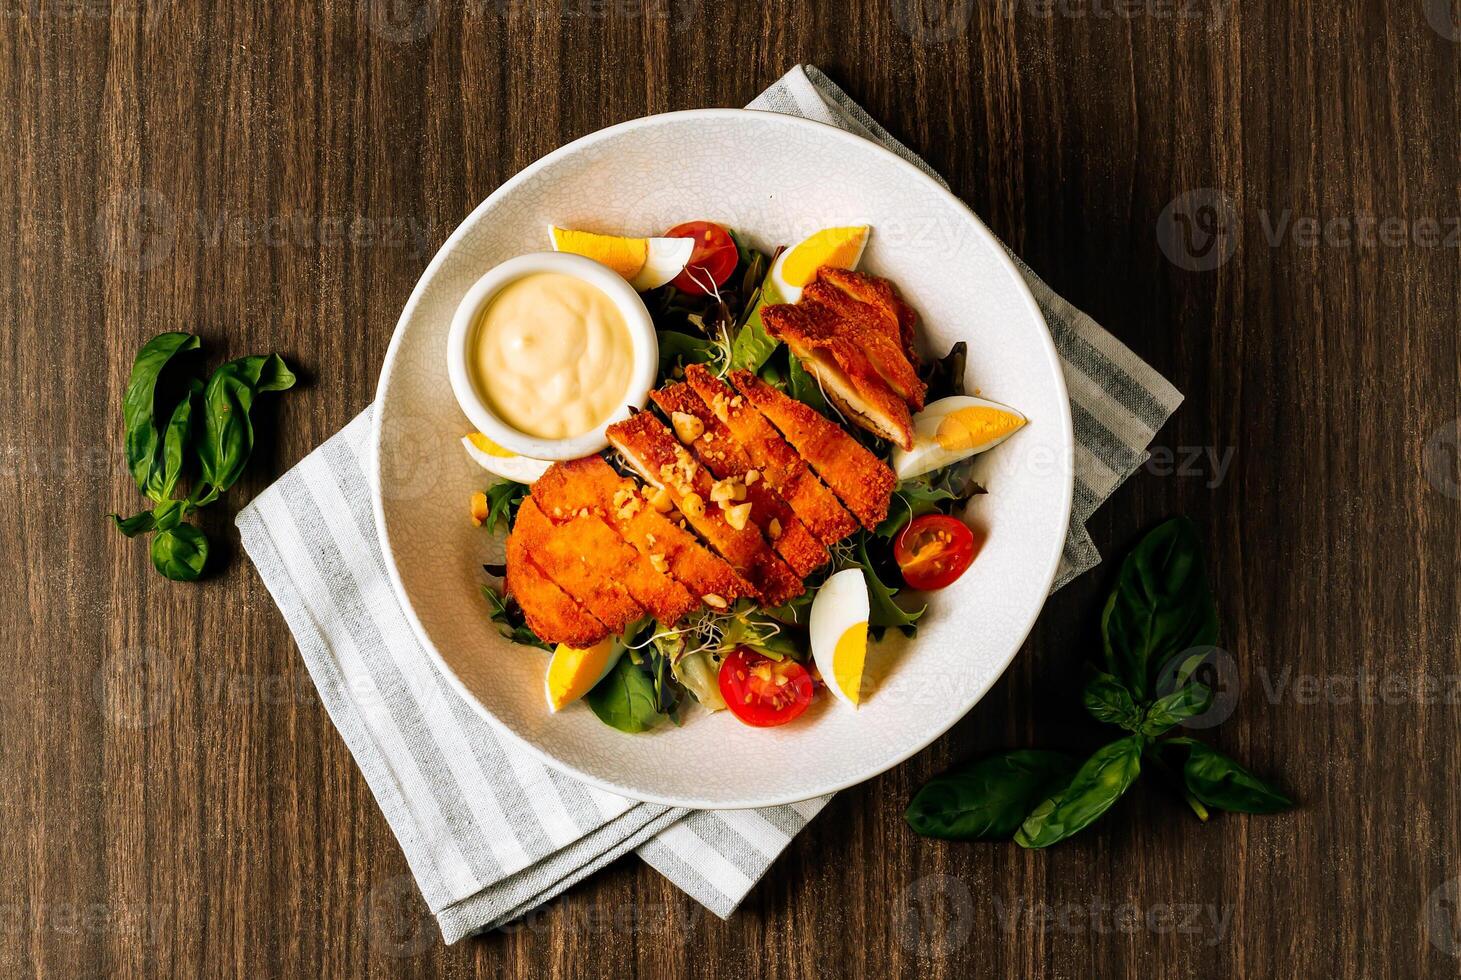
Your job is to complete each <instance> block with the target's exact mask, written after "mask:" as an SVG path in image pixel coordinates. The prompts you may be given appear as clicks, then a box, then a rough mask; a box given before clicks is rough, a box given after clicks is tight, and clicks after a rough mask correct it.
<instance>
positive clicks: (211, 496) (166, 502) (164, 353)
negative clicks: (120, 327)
mask: <svg viewBox="0 0 1461 980" xmlns="http://www.w3.org/2000/svg"><path fill="white" fill-rule="evenodd" d="M199 346H200V341H199V340H198V338H197V337H195V336H193V335H192V334H189V333H182V332H173V333H164V334H159V335H158V336H156V337H153V338H152V339H151V340H149V341H148V342H147V343H146V344H144V345H143V346H142V349H141V350H140V351H138V352H137V357H136V359H135V360H134V361H133V362H132V374H131V377H130V378H129V379H128V381H127V391H126V394H125V395H124V396H123V398H122V420H123V423H124V424H125V426H126V430H127V434H126V443H125V445H126V454H127V469H128V470H129V471H130V472H131V474H132V479H133V480H134V481H135V482H136V484H137V489H138V490H140V491H142V493H144V494H145V495H146V496H147V498H148V499H149V500H151V501H152V502H153V507H152V509H151V510H146V511H142V512H141V513H138V514H134V515H132V516H131V517H125V518H124V517H122V516H120V515H118V514H112V515H111V519H112V521H113V523H115V524H116V526H117V530H119V531H121V532H122V533H123V534H125V535H126V536H127V537H129V538H132V537H136V536H137V535H139V534H149V533H151V534H153V535H155V536H154V537H153V539H152V545H151V555H152V566H153V567H154V568H156V569H157V571H158V572H159V573H161V574H162V575H164V576H166V577H167V578H170V579H172V580H174V581H177V582H191V581H194V580H195V579H197V578H198V577H199V576H200V575H202V574H203V568H204V566H205V565H207V563H208V538H207V536H206V535H205V534H204V533H203V532H202V531H201V530H199V529H198V528H197V527H195V526H193V525H192V524H188V523H185V522H184V520H183V519H184V518H185V517H187V516H188V515H189V514H191V513H192V512H193V511H195V510H197V509H198V508H199V507H204V506H206V505H208V504H210V503H212V502H213V501H215V500H217V499H218V497H219V495H220V494H222V493H223V492H225V491H226V490H228V488H229V487H231V486H233V485H234V483H236V482H237V481H238V478H239V476H240V475H242V473H243V469H244V466H245V465H246V464H247V463H248V460H249V456H250V455H251V454H252V453H253V450H254V426H253V420H252V419H251V417H250V412H252V410H253V405H254V399H255V398H257V397H258V396H259V395H260V394H263V393H265V392H270V391H284V390H286V389H288V388H292V387H293V386H294V382H295V377H294V374H293V372H291V371H290V370H289V368H288V367H287V366H286V365H285V364H284V361H283V359H281V358H280V357H279V355H278V354H269V355H267V356H261V355H253V356H250V357H241V358H239V359H238V360H234V361H229V362H228V363H227V364H224V365H222V366H221V367H219V368H218V369H217V370H216V371H214V372H213V374H212V375H211V376H209V377H207V378H206V379H205V378H204V376H203V375H202V373H201V365H200V364H199V363H198V361H197V359H196V358H195V357H190V356H188V355H189V354H190V353H191V352H193V351H196V350H198V349H199ZM164 407H165V408H166V409H167V411H166V412H161V411H159V409H161V408H164ZM160 418H166V419H167V423H166V425H165V427H164V428H163V429H162V431H161V432H159V431H158V427H157V420H158V419H160ZM190 467H191V468H193V469H194V470H195V473H194V479H193V484H192V488H191V492H190V493H189V494H188V495H187V496H186V497H183V498H178V497H177V496H175V493H174V492H175V491H176V490H177V486H178V483H179V481H180V480H181V479H182V478H183V476H184V475H185V474H187V473H188V471H189V469H190Z"/></svg>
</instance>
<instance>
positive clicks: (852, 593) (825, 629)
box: [807, 568, 870, 707]
mask: <svg viewBox="0 0 1461 980" xmlns="http://www.w3.org/2000/svg"><path fill="white" fill-rule="evenodd" d="M869 609H870V607H869V604H868V595H867V580H866V579H864V578H863V577H862V569H860V568H848V569H845V570H843V571H840V572H838V573H836V574H835V575H833V576H831V577H830V578H828V579H827V581H826V582H824V583H822V587H821V588H820V589H818V590H817V595H816V597H815V598H814V599H812V613H811V616H809V617H808V619H807V629H808V632H809V633H810V635H811V641H812V661H813V662H814V663H815V664H816V665H817V670H818V672H819V673H821V675H822V682H823V683H825V684H826V685H827V690H829V691H831V692H832V695H833V697H835V698H837V699H838V700H839V701H844V702H846V703H847V704H850V705H853V706H854V707H856V705H857V702H855V701H854V700H853V699H852V697H851V696H850V695H849V694H848V693H847V692H846V691H844V690H843V689H842V687H841V685H839V684H838V683H837V672H836V670H835V664H834V661H833V655H834V653H835V652H836V650H837V641H838V640H840V639H842V635H843V634H844V633H846V632H847V631H848V629H850V628H851V627H853V626H856V625H857V624H859V623H866V622H867V621H868V614H869ZM865 663H866V661H864V664H865Z"/></svg>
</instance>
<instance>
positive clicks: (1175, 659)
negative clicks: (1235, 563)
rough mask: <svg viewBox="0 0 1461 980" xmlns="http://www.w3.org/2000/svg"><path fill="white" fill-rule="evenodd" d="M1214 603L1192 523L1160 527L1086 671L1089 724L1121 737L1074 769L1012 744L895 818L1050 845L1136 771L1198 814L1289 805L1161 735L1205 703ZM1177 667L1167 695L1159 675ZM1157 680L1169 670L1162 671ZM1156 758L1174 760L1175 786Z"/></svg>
mask: <svg viewBox="0 0 1461 980" xmlns="http://www.w3.org/2000/svg"><path fill="white" fill-rule="evenodd" d="M1217 625H1218V619H1217V605H1216V603H1215V602H1214V601H1213V597H1212V592H1211V590H1210V589H1209V587H1208V583H1207V577H1206V574H1205V573H1204V571H1203V563H1202V547H1201V544H1200V543H1199V541H1198V537H1197V531H1196V528H1194V527H1193V525H1192V523H1191V522H1190V521H1188V520H1186V519H1183V518H1176V519H1173V520H1170V521H1167V522H1166V523H1164V524H1162V525H1160V526H1158V527H1157V528H1155V529H1154V530H1152V531H1151V532H1150V533H1148V534H1147V535H1146V537H1144V538H1143V539H1142V540H1141V542H1140V543H1138V544H1137V546H1136V548H1135V549H1133V550H1132V552H1131V554H1129V555H1128V556H1127V557H1126V560H1125V562H1123V563H1122V566H1121V570H1120V572H1119V573H1118V575H1117V578H1116V584H1115V586H1114V588H1113V589H1112V591H1111V596H1110V598H1109V599H1108V600H1107V602H1106V605H1105V610H1104V614H1103V615H1102V617H1101V640H1102V643H1101V665H1100V666H1099V667H1097V666H1095V665H1092V666H1091V667H1090V669H1089V673H1088V679H1087V682H1086V686H1085V690H1084V692H1083V694H1082V702H1083V703H1084V704H1085V707H1086V710H1087V711H1088V712H1089V713H1090V714H1091V716H1092V717H1093V718H1095V719H1096V720H1097V721H1099V722H1101V723H1103V724H1107V725H1114V726H1116V727H1118V728H1121V729H1123V730H1124V731H1125V732H1126V733H1127V734H1125V735H1124V736H1123V737H1121V738H1118V739H1117V740H1116V741H1114V742H1110V743H1108V744H1106V745H1104V746H1102V747H1101V748H1099V749H1097V750H1096V751H1095V752H1094V753H1093V754H1092V755H1091V756H1090V758H1088V759H1087V760H1086V761H1085V762H1084V763H1082V764H1080V765H1079V766H1077V764H1076V762H1075V760H1074V759H1073V758H1071V757H1070V756H1068V755H1065V754H1064V753H1059V752H1041V751H1034V750H1030V749H1019V750H1016V751H1013V752H1005V753H1001V754H998V755H994V756H990V757H988V758H985V759H980V760H978V761H976V762H974V763H972V764H968V765H965V766H962V767H959V768H956V769H953V770H951V771H949V772H946V773H944V774H943V775H941V776H938V777H936V778H934V779H933V780H931V781H930V782H929V783H928V784H927V785H925V786H924V787H923V788H922V789H920V790H919V791H918V793H917V794H915V796H914V797H913V800H912V802H911V803H910V805H909V807H908V812H907V813H906V814H905V819H906V820H907V821H908V824H909V826H911V827H912V828H913V829H914V830H915V831H917V832H918V833H919V834H922V835H923V836H925V837H941V838H945V839H949V840H994V839H1006V838H1009V837H1010V836H1011V835H1013V837H1014V840H1015V843H1017V844H1019V845H1020V846H1021V847H1029V848H1040V847H1049V846H1050V845H1051V844H1055V843H1058V842H1060V841H1062V840H1065V839H1066V838H1068V837H1071V836H1072V835H1074V834H1077V833H1079V832H1080V831H1082V830H1084V829H1085V828H1086V827H1088V826H1090V825H1091V824H1092V823H1093V822H1095V821H1096V820H1097V819H1099V818H1100V817H1101V815H1102V814H1104V813H1105V812H1106V811H1107V810H1109V809H1110V808H1111V807H1112V806H1114V805H1115V803H1116V801H1118V800H1119V799H1121V797H1122V796H1123V795H1124V794H1125V793H1126V791H1127V790H1128V789H1130V788H1131V786H1132V784H1134V783H1135V782H1136V780H1137V778H1138V777H1139V776H1140V775H1141V772H1142V769H1143V765H1144V764H1145V766H1146V767H1147V768H1150V769H1152V770H1155V771H1157V772H1160V773H1163V774H1166V775H1167V776H1169V778H1170V780H1171V781H1172V782H1173V783H1175V784H1176V787H1177V789H1178V790H1179V791H1180V792H1181V794H1182V796H1183V797H1184V798H1185V799H1186V801H1187V803H1188V805H1189V806H1190V807H1191V808H1192V810H1193V812H1194V813H1196V814H1197V816H1198V817H1199V818H1200V819H1202V820H1206V819H1207V818H1208V815H1209V808H1211V809H1214V810H1229V811H1233V812H1238V813H1277V812H1279V811H1281V810H1287V809H1289V808H1291V807H1292V806H1293V801H1292V800H1290V799H1289V798H1288V797H1287V796H1285V795H1284V794H1283V793H1281V792H1279V791H1278V790H1277V789H1275V788H1273V787H1272V786H1270V785H1269V784H1268V783H1266V782H1264V781H1263V780H1262V779H1260V778H1259V777H1257V776H1255V775H1254V774H1253V773H1251V772H1249V771H1248V770H1247V769H1244V768H1243V767H1242V766H1240V765H1239V764H1238V763H1237V762H1235V761H1233V760H1232V759H1230V758H1228V757H1227V756H1225V755H1223V754H1222V753H1221V752H1218V751H1217V750H1216V749H1213V748H1212V747H1210V746H1208V745H1205V744H1203V743H1202V742H1199V741H1197V740H1196V739H1193V738H1190V737H1187V736H1178V737H1165V738H1164V737H1163V736H1166V735H1167V734H1168V733H1169V732H1170V731H1171V729H1173V728H1175V727H1176V726H1178V725H1180V724H1182V722H1184V721H1186V720H1187V719H1190V718H1194V717H1196V716H1198V715H1200V714H1202V713H1203V712H1204V711H1206V710H1207V709H1208V707H1209V706H1210V705H1211V704H1212V696H1213V695H1212V691H1211V689H1210V688H1208V686H1207V685H1206V684H1203V683H1202V682H1201V681H1199V680H1197V679H1196V677H1195V674H1196V671H1197V668H1198V667H1199V666H1200V665H1201V663H1202V662H1203V659H1204V657H1205V655H1206V652H1207V650H1206V649H1205V648H1208V647H1211V646H1212V645H1213V644H1214V643H1216V642H1217V635H1218V629H1217ZM1171 664H1176V665H1177V669H1176V670H1175V672H1174V673H1173V674H1172V675H1171V683H1170V685H1168V684H1162V685H1160V686H1162V687H1166V686H1171V687H1172V688H1173V689H1172V690H1171V691H1169V692H1166V693H1159V692H1158V691H1157V690H1156V688H1157V687H1158V685H1157V680H1158V673H1159V672H1162V671H1164V668H1166V667H1167V666H1168V665H1171ZM1162 676H1163V678H1164V679H1165V678H1166V677H1167V676H1168V675H1166V674H1165V673H1163V675H1162ZM1164 757H1167V758H1172V759H1174V760H1177V759H1180V761H1181V777H1180V780H1179V779H1178V777H1177V776H1176V774H1175V773H1173V771H1172V769H1171V768H1170V767H1169V766H1168V764H1167V762H1166V761H1165V759H1164Z"/></svg>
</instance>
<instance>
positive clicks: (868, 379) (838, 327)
mask: <svg viewBox="0 0 1461 980" xmlns="http://www.w3.org/2000/svg"><path fill="white" fill-rule="evenodd" d="M761 322H762V323H763V324H765V326H766V332H767V333H768V334H770V335H771V336H772V337H775V338H776V339H778V340H781V341H785V343H786V346H787V347H788V348H790V350H791V353H792V354H793V355H794V356H795V357H797V358H798V359H800V360H801V362H802V364H803V366H805V367H806V369H807V371H808V372H809V373H810V374H811V375H812V376H813V377H815V378H816V379H817V381H818V382H819V383H820V384H821V386H822V391H823V392H824V393H825V394H826V395H827V397H828V398H829V399H831V400H832V402H833V404H835V405H836V406H837V407H838V408H839V409H841V411H842V413H843V414H844V415H847V416H850V417H851V418H852V419H853V420H854V421H855V422H857V423H858V424H859V425H861V426H862V427H863V428H865V429H867V430H868V431H869V432H872V433H874V434H875V435H878V436H881V437H882V438H884V439H887V440H889V441H891V442H894V443H897V444H898V445H899V446H902V447H903V448H904V449H912V448H913V418H912V415H911V414H910V413H909V411H908V402H907V400H906V399H905V398H904V397H903V396H902V395H900V394H899V393H898V392H897V391H895V390H894V389H893V387H892V386H891V385H889V384H888V382H887V381H885V380H884V379H883V376H882V374H880V373H879V372H878V369H877V367H876V365H875V364H874V357H873V356H872V355H870V354H869V352H868V350H867V348H866V346H865V344H866V343H867V342H868V338H867V337H863V336H859V334H858V331H857V330H856V329H855V328H854V326H853V325H852V324H850V323H849V321H847V320H845V319H843V318H842V317H841V316H839V315H838V313H837V312H836V311H835V310H833V309H832V308H831V307H830V306H824V305H822V304H821V303H815V302H810V301H808V300H806V299H805V298H804V299H803V300H802V301H801V302H800V303H796V304H789V303H783V304H779V305H776V306H768V307H766V308H765V309H763V310H762V311H761ZM864 332H866V331H864ZM874 346H876V345H874ZM885 346H888V347H890V348H894V354H895V356H896V348H895V346H894V345H892V344H887V345H885Z"/></svg>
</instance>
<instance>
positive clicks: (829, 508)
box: [685, 364, 857, 545]
mask: <svg viewBox="0 0 1461 980" xmlns="http://www.w3.org/2000/svg"><path fill="white" fill-rule="evenodd" d="M685 380H686V381H687V382H688V383H689V384H690V387H691V388H694V389H695V393H696V394H698V395H699V396H700V399H701V400H702V401H703V402H705V404H706V405H708V406H709V407H710V410H711V411H712V412H713V413H714V414H715V416H716V418H717V419H719V420H720V421H721V422H722V423H724V424H725V426H726V428H727V429H729V430H730V431H731V434H732V435H734V436H735V437H736V439H737V441H738V442H739V443H740V445H741V448H742V449H744V450H745V452H746V455H747V456H749V457H750V459H751V462H752V463H754V464H755V465H756V468H757V469H759V470H760V471H761V476H762V478H763V479H765V480H766V481H767V482H768V483H769V484H770V485H771V487H772V488H773V489H775V490H776V492H777V493H778V494H780V495H781V499H783V500H785V501H786V502H787V504H788V506H790V507H791V509H792V510H793V511H795V512H796V515H797V517H799V518H801V521H802V523H803V524H805V525H806V526H807V528H808V529H810V530H811V532H812V533H813V534H814V535H816V537H817V540H818V541H821V542H822V543H823V544H825V545H830V544H835V543H837V542H838V541H841V540H842V539H843V538H845V537H847V536H848V535H849V534H851V533H852V532H853V531H856V530H857V519H856V518H854V517H853V516H852V515H851V514H849V513H848V512H847V508H845V507H843V506H842V504H841V503H839V502H838V500H837V496H836V494H834V493H833V492H832V491H831V490H829V489H827V487H826V486H825V485H824V484H823V483H822V481H821V480H819V479H817V477H816V474H814V473H813V472H812V471H811V470H810V469H808V468H807V464H806V462H805V461H804V460H803V459H802V458H801V456H799V455H797V452H796V450H795V449H793V448H792V447H791V444H790V443H788V442H787V441H786V440H785V439H783V438H782V437H781V433H780V432H779V431H777V429H776V427H775V426H774V425H772V424H771V423H770V422H768V421H767V420H766V419H765V417H764V416H762V415H761V413H760V412H758V411H757V410H756V409H755V407H754V406H753V405H752V404H751V403H750V402H748V401H746V399H745V398H743V397H741V396H740V395H738V394H737V393H736V392H735V390H734V389H732V388H731V387H730V386H729V385H727V384H726V383H725V382H724V381H721V380H720V379H718V378H716V377H715V376H714V375H712V374H711V373H710V372H709V371H707V370H706V369H705V368H704V367H703V366H701V365H699V364H694V365H691V366H689V367H687V368H686V369H685Z"/></svg>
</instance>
